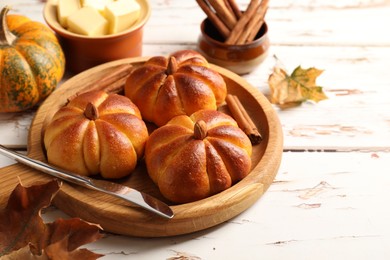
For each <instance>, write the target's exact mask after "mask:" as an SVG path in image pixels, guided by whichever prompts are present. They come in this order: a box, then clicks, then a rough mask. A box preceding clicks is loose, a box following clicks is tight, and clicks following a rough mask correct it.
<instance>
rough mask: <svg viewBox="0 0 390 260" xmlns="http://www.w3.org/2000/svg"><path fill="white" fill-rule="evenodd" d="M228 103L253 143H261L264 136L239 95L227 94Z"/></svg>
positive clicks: (233, 114) (239, 124) (234, 116)
mask: <svg viewBox="0 0 390 260" xmlns="http://www.w3.org/2000/svg"><path fill="white" fill-rule="evenodd" d="M226 103H227V105H228V107H229V110H230V112H231V113H232V116H233V118H234V119H235V120H236V121H237V124H238V126H239V127H240V128H241V129H242V130H243V131H244V133H245V134H246V135H247V136H248V137H249V139H250V140H251V143H252V144H253V145H255V144H258V143H260V142H261V140H262V136H261V134H260V132H259V130H258V129H257V127H256V125H255V124H254V122H253V120H252V119H251V118H250V116H249V114H248V112H247V111H246V110H245V108H244V106H243V105H242V104H241V102H240V100H239V99H238V97H237V96H235V95H232V94H228V95H227V96H226Z"/></svg>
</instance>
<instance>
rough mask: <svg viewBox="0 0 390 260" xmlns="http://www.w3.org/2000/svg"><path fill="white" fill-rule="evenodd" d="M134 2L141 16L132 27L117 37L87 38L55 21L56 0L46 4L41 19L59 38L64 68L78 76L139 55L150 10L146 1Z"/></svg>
mask: <svg viewBox="0 0 390 260" xmlns="http://www.w3.org/2000/svg"><path fill="white" fill-rule="evenodd" d="M137 2H138V3H139V4H140V6H141V14H140V17H139V18H138V20H137V22H136V23H135V24H134V25H133V26H131V28H129V29H127V30H125V31H123V32H120V33H117V34H112V35H104V36H99V37H89V36H84V35H79V34H75V33H72V32H69V31H68V30H66V29H65V28H63V27H62V26H61V25H60V23H59V21H58V19H57V3H56V0H49V1H47V3H46V4H45V7H44V11H43V16H44V19H45V21H46V23H47V24H48V26H49V27H50V28H51V29H52V30H54V31H55V33H56V34H57V36H58V38H59V41H60V43H61V46H62V48H63V50H64V53H65V58H66V69H67V70H68V71H71V72H73V73H79V72H82V71H84V70H86V69H89V68H91V67H95V66H96V65H99V64H102V63H106V62H109V61H113V60H118V59H122V58H131V57H138V56H141V55H142V36H143V27H144V25H145V24H146V22H147V21H148V19H149V17H150V12H151V8H150V4H149V2H148V0H137Z"/></svg>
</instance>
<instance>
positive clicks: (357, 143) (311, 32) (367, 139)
mask: <svg viewBox="0 0 390 260" xmlns="http://www.w3.org/2000/svg"><path fill="white" fill-rule="evenodd" d="M237 2H238V3H240V5H241V6H246V4H247V3H248V2H249V1H244V0H240V1H237ZM150 3H151V6H152V16H151V18H150V20H149V21H148V23H147V25H146V27H145V32H144V54H143V55H144V56H154V55H167V54H169V53H171V52H173V51H176V50H179V49H189V48H190V49H194V48H195V44H196V40H197V37H198V35H199V24H200V21H201V20H203V19H204V17H205V16H204V13H203V12H202V11H201V9H200V8H199V7H198V6H197V4H196V2H195V1H188V0H187V1H180V0H150ZM5 4H11V5H12V6H13V9H14V11H13V12H15V13H20V14H23V15H27V16H29V17H30V18H32V19H34V20H37V21H41V22H44V21H43V17H42V9H43V5H44V3H43V1H38V0H0V6H3V5H5ZM267 23H268V26H269V30H270V39H271V44H272V46H271V49H270V55H269V57H268V58H267V60H266V61H265V63H264V64H262V65H261V66H260V67H258V68H257V69H256V70H255V71H254V72H252V73H251V74H249V75H245V76H244V78H245V79H247V80H248V81H249V82H250V83H251V84H252V85H253V86H255V87H257V88H259V89H260V91H261V92H262V93H264V94H265V95H267V94H268V93H269V89H268V85H267V78H268V76H269V74H270V73H271V69H272V67H273V66H274V63H275V60H274V58H273V56H274V55H276V56H277V57H278V58H279V59H280V60H281V61H282V62H283V63H284V65H285V66H286V68H287V69H288V70H289V71H290V72H291V71H292V70H293V69H294V68H295V67H297V66H298V65H301V66H302V67H305V68H307V67H311V66H314V67H316V68H319V69H324V70H325V72H324V73H323V74H322V75H321V76H320V77H319V78H318V80H317V82H318V83H319V84H320V85H322V86H324V87H325V92H326V94H327V95H328V96H329V99H328V100H325V101H322V102H320V103H318V104H313V103H305V104H303V105H302V106H300V107H297V108H292V109H288V110H280V109H278V108H277V107H275V109H276V110H277V113H278V115H279V117H280V121H281V123H282V127H283V132H284V140H285V141H284V150H285V152H284V153H283V159H282V164H281V167H280V170H279V172H278V175H277V176H276V179H275V181H274V183H273V184H272V185H271V187H270V188H269V190H268V191H267V192H266V194H265V195H263V196H262V197H261V199H260V200H259V201H257V202H256V203H255V204H254V205H253V206H252V207H251V208H250V209H248V210H247V211H245V212H244V213H242V214H240V215H239V216H237V217H235V218H234V219H231V220H230V221H228V222H226V223H223V224H221V225H219V226H216V227H214V228H211V229H208V230H204V231H201V232H197V233H194V234H189V235H183V236H178V237H170V238H158V239H145V238H133V237H123V236H117V235H108V236H107V237H105V238H104V239H101V240H99V241H97V242H95V243H92V244H89V245H87V246H86V247H87V248H89V249H91V250H93V251H95V252H97V253H102V254H105V255H106V256H105V257H104V258H103V259H191V260H195V259H390V247H389V245H390V223H389V220H390V208H389V205H390V91H389V86H390V74H389V63H390V32H389V30H388V25H389V24H390V1H389V0H360V1H356V0H328V1H320V0H310V1H309V0H271V1H270V8H269V11H268V13H267ZM33 115H34V111H31V112H27V113H17V114H0V143H1V144H5V145H8V146H11V147H15V148H21V149H22V150H23V148H24V149H25V146H26V142H27V135H28V130H29V125H30V122H31V119H32V116H33ZM10 163H13V162H12V161H10V160H8V159H6V158H4V157H0V166H1V167H2V166H5V165H8V164H10ZM0 181H1V176H0ZM59 216H61V217H66V216H65V215H64V213H62V212H61V211H59V210H56V209H53V210H52V211H49V212H47V213H46V214H45V215H44V217H45V218H46V219H47V220H48V221H49V220H53V219H55V218H57V217H59Z"/></svg>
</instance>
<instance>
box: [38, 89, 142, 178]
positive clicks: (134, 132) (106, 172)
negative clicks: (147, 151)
mask: <svg viewBox="0 0 390 260" xmlns="http://www.w3.org/2000/svg"><path fill="white" fill-rule="evenodd" d="M88 103H92V104H93V105H94V106H95V107H96V108H97V112H98V114H97V118H96V119H91V118H88V115H87V116H86V115H85V113H84V112H85V111H86V110H89V109H90V108H91V106H89V108H88V109H86V108H87V105H88ZM90 112H91V111H90ZM92 114H93V113H92ZM147 139H148V131H147V128H146V125H145V123H144V121H142V118H141V114H140V112H139V110H138V108H137V107H136V106H135V105H134V104H133V103H132V102H131V101H130V100H129V99H128V98H126V97H124V96H120V95H117V94H107V93H106V92H103V91H92V92H88V93H85V94H81V95H79V96H77V97H75V98H74V99H73V100H71V101H70V102H69V103H68V104H67V105H66V106H64V107H62V108H61V109H60V110H59V111H58V112H57V113H56V114H55V115H54V117H53V119H52V121H51V122H50V124H49V125H48V126H47V128H46V130H45V134H44V144H45V148H46V151H47V157H48V161H49V163H51V164H53V165H56V166H58V167H60V168H63V169H66V170H69V171H72V172H75V173H77V174H80V175H93V174H98V173H101V175H102V177H104V178H121V177H124V176H126V175H129V174H130V173H131V172H132V170H133V169H134V168H135V166H136V164H137V160H138V159H140V158H141V157H142V155H143V152H144V148H145V143H146V140H147Z"/></svg>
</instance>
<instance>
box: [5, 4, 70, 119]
mask: <svg viewBox="0 0 390 260" xmlns="http://www.w3.org/2000/svg"><path fill="white" fill-rule="evenodd" d="M8 11H9V8H8V7H5V8H4V9H2V11H1V13H0V75H1V77H0V112H18V111H24V110H27V109H29V108H31V107H33V106H35V105H36V104H37V103H38V102H40V101H42V100H43V99H44V98H46V97H47V96H48V95H49V94H50V93H51V92H52V91H53V90H54V89H55V88H56V86H57V84H58V83H59V81H60V80H61V79H62V76H63V74H64V71H65V57H64V53H63V51H62V49H61V46H60V44H59V42H58V40H57V38H56V36H55V34H54V33H53V32H52V31H51V30H50V29H49V28H48V27H47V26H45V25H44V24H42V23H39V22H34V21H31V20H30V19H28V18H27V17H24V16H21V15H8V16H7V12H8Z"/></svg>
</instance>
